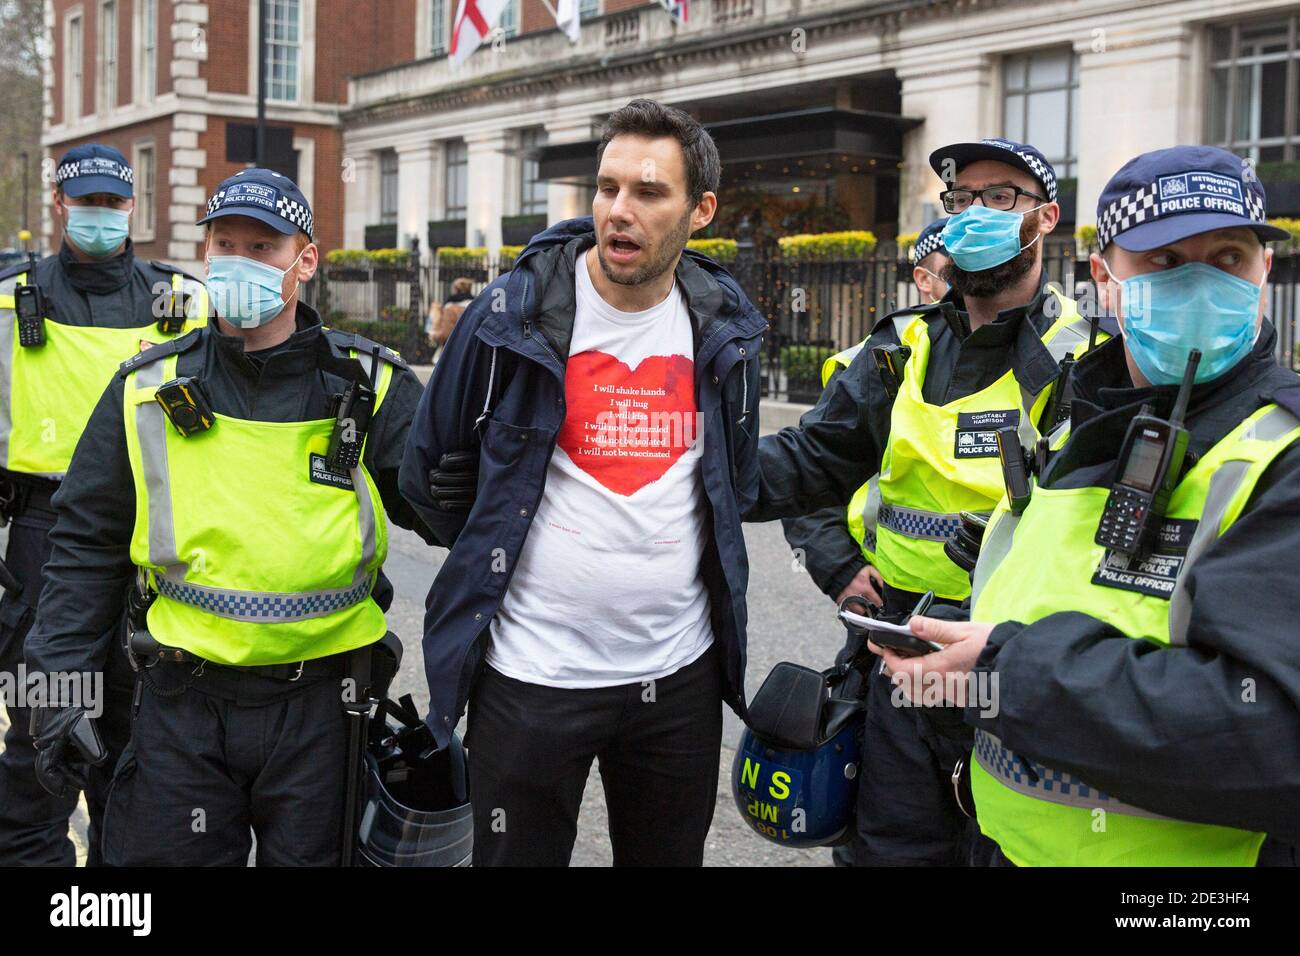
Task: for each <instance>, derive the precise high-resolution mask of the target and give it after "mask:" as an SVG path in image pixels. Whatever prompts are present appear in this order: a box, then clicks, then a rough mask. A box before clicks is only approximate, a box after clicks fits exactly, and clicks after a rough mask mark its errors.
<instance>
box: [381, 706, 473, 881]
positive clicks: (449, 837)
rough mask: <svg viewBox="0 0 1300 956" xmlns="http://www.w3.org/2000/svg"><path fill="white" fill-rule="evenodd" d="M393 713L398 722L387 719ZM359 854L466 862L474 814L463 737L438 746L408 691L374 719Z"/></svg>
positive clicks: (399, 861)
mask: <svg viewBox="0 0 1300 956" xmlns="http://www.w3.org/2000/svg"><path fill="white" fill-rule="evenodd" d="M389 716H392V717H394V718H395V719H396V721H397V726H394V725H392V724H390V723H389V722H388V719H387V718H388V717H389ZM358 837H359V843H360V846H359V856H360V858H361V860H362V861H363V862H365V863H368V864H370V865H372V866H380V867H389V866H402V867H406V866H434V867H442V866H469V865H470V860H471V857H472V851H473V848H474V816H473V812H472V811H471V809H470V803H469V774H468V770H467V766H466V755H465V748H464V746H463V745H462V744H461V740H460V737H459V736H457V735H455V734H452V738H451V742H450V743H449V744H448V745H447V746H446V747H442V748H441V749H439V748H437V747H436V746H435V745H434V741H433V735H432V734H431V733H430V732H429V729H428V728H427V727H426V726H425V725H424V722H423V721H422V720H420V719H419V715H418V713H417V712H416V710H415V706H414V703H413V702H412V701H411V698H410V697H409V696H406V697H403V698H402V701H401V702H400V703H399V704H395V703H394V702H393V701H391V700H385V701H383V702H382V703H381V704H380V707H379V710H378V712H377V713H376V715H375V719H374V720H373V721H372V724H371V735H370V746H369V748H368V750H367V753H366V795H365V806H364V808H363V810H362V814H361V825H360V828H359V834H358Z"/></svg>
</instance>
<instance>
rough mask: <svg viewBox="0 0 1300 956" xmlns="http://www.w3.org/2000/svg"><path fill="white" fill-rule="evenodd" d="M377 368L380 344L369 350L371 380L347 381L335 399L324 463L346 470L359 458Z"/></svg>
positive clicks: (335, 470)
mask: <svg viewBox="0 0 1300 956" xmlns="http://www.w3.org/2000/svg"><path fill="white" fill-rule="evenodd" d="M378 369H379V348H378V347H377V346H376V348H375V350H374V351H373V352H372V353H371V362H370V383H371V384H366V383H363V382H349V383H348V387H347V388H346V389H344V390H343V394H342V395H340V396H339V399H338V410H337V412H336V413H335V415H334V430H333V431H332V432H331V433H330V444H329V450H328V451H327V452H326V453H325V467H326V468H328V469H329V470H330V471H333V472H338V473H340V474H345V473H347V472H349V471H351V470H352V469H353V468H355V467H357V465H358V464H360V462H361V447H362V446H363V445H364V444H365V441H366V432H367V430H368V429H369V428H370V416H371V415H372V414H373V413H374V410H375V390H374V388H372V387H371V385H372V384H373V383H374V381H375V377H376V374H377V372H378Z"/></svg>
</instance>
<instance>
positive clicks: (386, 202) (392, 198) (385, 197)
mask: <svg viewBox="0 0 1300 956" xmlns="http://www.w3.org/2000/svg"><path fill="white" fill-rule="evenodd" d="M397 169H398V167H397V150H395V149H386V150H384V151H383V152H382V153H380V154H379V221H380V222H381V223H393V222H397Z"/></svg>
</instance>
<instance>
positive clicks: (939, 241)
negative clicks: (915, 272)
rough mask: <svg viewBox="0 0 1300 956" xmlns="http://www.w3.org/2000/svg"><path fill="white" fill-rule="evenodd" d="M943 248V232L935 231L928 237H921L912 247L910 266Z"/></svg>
mask: <svg viewBox="0 0 1300 956" xmlns="http://www.w3.org/2000/svg"><path fill="white" fill-rule="evenodd" d="M942 246H943V230H942V229H936V230H935V231H934V232H932V233H930V234H929V235H928V236H922V237H921V238H920V239H918V240H917V241H916V245H914V246H913V247H912V265H916V263H918V262H920V261H921V260H922V259H924V258H925V257H926V256H928V255H929V254H930V253H932V252H935V251H937V250H938V249H940V248H942Z"/></svg>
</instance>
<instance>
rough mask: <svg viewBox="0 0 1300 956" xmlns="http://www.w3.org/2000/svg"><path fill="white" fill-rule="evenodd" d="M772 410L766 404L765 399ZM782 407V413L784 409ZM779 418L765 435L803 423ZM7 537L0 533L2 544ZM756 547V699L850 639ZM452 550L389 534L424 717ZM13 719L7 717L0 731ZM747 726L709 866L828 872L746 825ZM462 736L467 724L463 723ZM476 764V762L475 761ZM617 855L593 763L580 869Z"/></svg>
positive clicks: (778, 562) (402, 626)
mask: <svg viewBox="0 0 1300 956" xmlns="http://www.w3.org/2000/svg"><path fill="white" fill-rule="evenodd" d="M765 408H766V403H765ZM782 411H784V410H782ZM795 411H797V410H796V409H791V414H789V415H780V414H777V415H773V416H771V419H770V420H768V421H765V426H768V427H765V428H764V431H765V432H766V431H769V430H770V426H771V425H776V424H781V423H783V422H784V421H785V420H789V419H791V418H794V417H796V416H795V415H794V414H793V412H795ZM5 538H7V533H4V532H0V541H3V540H4V539H5ZM745 540H746V543H747V544H748V548H749V564H750V578H749V666H748V672H747V676H746V688H747V692H748V694H750V695H752V694H753V693H754V692H755V691H756V690H757V689H758V686H759V685H760V684H761V683H762V681H763V678H764V677H765V676H766V675H767V673H768V671H769V670H771V668H772V666H773V665H774V664H776V663H777V662H778V661H782V660H790V661H795V662H798V663H801V664H806V665H809V666H812V667H818V668H820V667H826V666H829V664H830V663H831V661H832V659H833V658H834V656H835V652H836V651H837V650H838V649H839V647H840V645H841V643H842V641H843V631H842V629H841V628H840V627H839V625H838V624H836V622H835V618H834V607H833V605H832V604H831V602H830V601H829V600H828V599H827V598H826V597H825V596H824V595H822V593H821V592H820V591H818V590H817V588H816V587H815V586H814V585H813V583H812V581H811V580H810V579H809V577H808V575H807V573H806V572H805V571H804V570H803V569H802V568H801V567H799V566H798V564H796V563H795V561H794V560H793V558H792V556H791V554H790V549H789V547H788V546H787V545H786V543H785V539H784V537H782V534H781V526H780V523H779V522H770V523H767V524H760V525H746V527H745ZM445 554H446V552H445V551H443V550H442V549H440V548H430V547H428V546H426V545H425V544H424V542H423V541H421V540H420V538H419V537H418V536H416V535H415V534H414V533H412V532H409V531H404V530H402V529H399V528H391V529H390V537H389V556H388V561H387V563H386V564H385V571H386V573H387V574H388V576H389V578H390V579H391V580H392V582H393V588H394V590H395V592H396V596H395V598H394V600H393V605H392V608H391V609H390V610H389V613H388V620H389V626H390V627H391V628H392V630H393V631H394V632H395V633H397V634H398V635H399V636H400V637H401V638H402V641H403V643H404V645H405V648H406V653H405V655H404V660H403V663H402V669H401V672H400V673H399V675H398V677H397V678H396V680H395V681H394V692H395V693H396V694H402V693H410V694H411V695H413V696H414V698H415V700H416V702H417V705H418V706H419V707H420V709H421V711H422V712H423V710H424V709H425V708H426V707H427V704H428V691H427V689H426V685H425V680H424V669H423V659H422V656H421V654H420V635H421V634H422V632H423V619H424V599H425V595H426V594H427V593H428V590H429V585H430V584H431V583H432V581H433V578H434V576H435V575H436V574H437V572H438V568H439V567H440V566H441V564H442V559H443V557H444V556H445ZM4 724H5V718H4V716H3V714H2V713H0V731H2V730H3V726H4ZM741 728H742V725H741V722H740V720H739V719H738V718H737V717H736V716H735V714H733V713H732V712H731V711H730V709H724V727H723V744H722V754H721V759H720V765H719V774H718V802H717V808H716V811H715V814H714V818H713V826H712V828H711V829H710V831H709V837H708V842H707V845H706V847H705V854H704V862H705V864H706V865H710V866H824V865H829V862H830V851H829V850H792V849H789V848H785V847H778V846H774V845H772V844H770V843H768V842H767V841H765V840H762V839H760V838H759V837H758V836H757V835H756V834H754V833H753V831H751V830H750V829H749V827H748V826H747V825H746V824H745V823H744V822H743V821H742V819H741V816H740V813H739V812H738V811H737V809H736V806H735V803H734V801H733V800H732V797H731V790H730V779H731V762H732V759H733V757H734V755H735V747H736V744H737V742H738V741H739V739H740V733H741ZM461 730H462V732H463V730H464V727H463V724H462V727H461ZM471 759H472V756H471ZM85 824H86V817H85V804H84V800H83V802H82V804H81V806H80V807H79V808H78V811H77V814H76V815H75V816H74V819H73V831H74V836H73V838H74V841H75V842H76V843H77V848H78V857H79V860H84V853H85ZM611 859H612V854H611V851H610V846H609V838H608V835H607V831H606V818H605V801H604V793H603V790H602V789H601V783H600V775H599V772H598V770H597V767H596V766H595V764H593V766H592V772H591V776H590V778H589V779H588V782H587V789H586V792H585V794H584V796H583V802H582V812H581V815H580V817H579V820H578V837H577V842H576V844H575V846H574V851H573V864H574V865H576V866H607V865H609V864H610V862H611Z"/></svg>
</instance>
